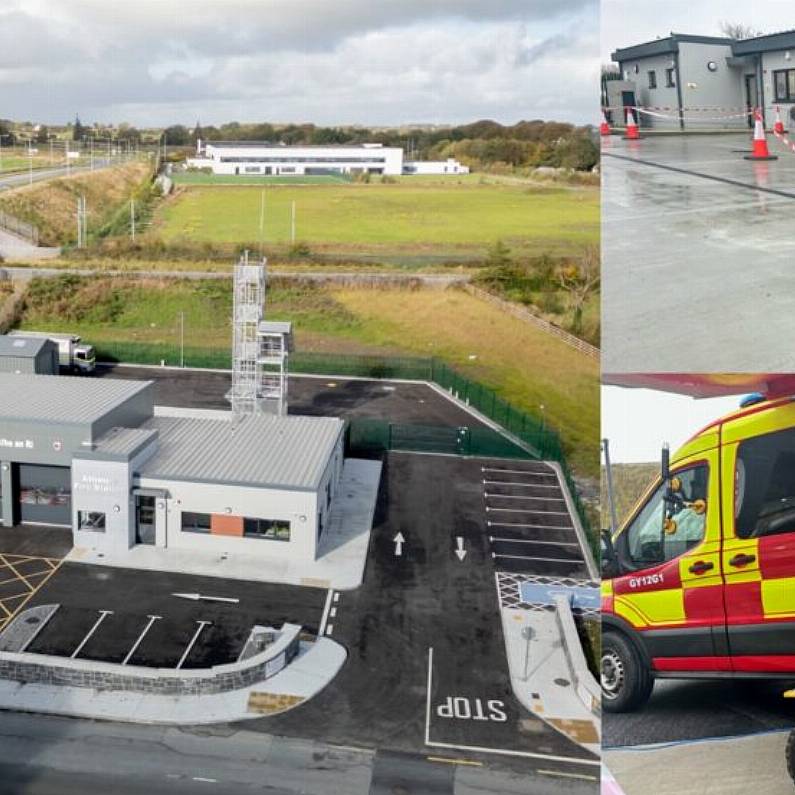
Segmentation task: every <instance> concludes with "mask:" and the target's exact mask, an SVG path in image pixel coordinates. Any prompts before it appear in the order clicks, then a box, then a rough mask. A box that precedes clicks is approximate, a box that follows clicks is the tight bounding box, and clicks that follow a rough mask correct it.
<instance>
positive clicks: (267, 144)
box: [202, 141, 400, 149]
mask: <svg viewBox="0 0 795 795" xmlns="http://www.w3.org/2000/svg"><path fill="white" fill-rule="evenodd" d="M202 143H203V144H204V146H205V147H208V146H210V147H212V148H213V149H250V148H252V147H253V148H261V149H399V148H400V147H398V146H384V144H381V143H372V142H369V141H365V142H362V143H358V144H284V143H281V142H280V141H276V142H273V141H202Z"/></svg>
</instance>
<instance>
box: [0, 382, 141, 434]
mask: <svg viewBox="0 0 795 795" xmlns="http://www.w3.org/2000/svg"><path fill="white" fill-rule="evenodd" d="M152 383H153V382H152V381H121V380H118V379H113V378H86V377H80V376H67V375H25V374H22V375H17V374H15V373H0V421H3V420H13V421H23V422H43V423H57V422H61V423H68V424H71V425H75V424H89V423H92V422H95V421H96V420H98V419H100V418H101V417H103V416H105V415H106V414H107V413H108V412H109V411H112V410H113V409H115V408H116V407H118V406H119V405H121V404H122V403H124V402H125V401H126V400H129V399H130V398H131V397H133V396H134V395H137V394H138V393H140V392H143V391H144V390H146V389H149V388H151V386H152Z"/></svg>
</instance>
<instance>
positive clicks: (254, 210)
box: [152, 179, 599, 256]
mask: <svg viewBox="0 0 795 795" xmlns="http://www.w3.org/2000/svg"><path fill="white" fill-rule="evenodd" d="M264 195H265V212H264V224H263V233H262V234H261V232H260V218H261V214H262V196H263V190H257V189H256V188H255V187H251V186H241V187H212V186H210V187H208V186H199V187H183V188H182V189H181V190H180V191H179V192H178V193H177V195H176V196H174V197H173V198H172V199H170V200H169V201H167V202H166V203H165V204H164V205H163V206H162V207H161V208H160V209H159V211H158V212H157V213H156V216H155V221H154V227H153V230H152V234H154V235H157V236H159V237H161V238H162V239H163V240H165V241H167V242H175V241H180V240H191V241H211V242H216V243H246V242H256V241H259V240H260V239H262V240H263V241H264V242H265V243H271V244H274V243H275V244H289V243H290V241H291V214H292V205H293V202H295V207H296V224H295V238H296V240H299V241H302V242H305V243H308V244H310V245H311V246H312V247H313V248H316V249H318V250H321V251H333V250H336V251H347V252H361V251H373V252H389V251H404V252H406V251H411V252H413V253H419V252H428V253H438V252H440V251H443V252H446V253H449V254H450V255H451V256H455V255H456V253H462V254H464V255H466V254H467V253H470V254H472V253H475V254H482V253H483V252H484V251H485V250H486V249H487V248H488V247H489V246H490V245H492V244H493V243H494V241H495V240H498V239H499V240H503V241H504V242H505V243H506V244H508V246H510V247H511V248H512V250H514V251H515V252H516V253H519V252H522V253H538V251H539V250H542V249H543V250H546V251H548V252H550V253H565V252H572V253H573V252H575V251H576V250H578V249H579V248H581V247H582V246H585V245H587V244H589V243H594V242H596V241H597V239H598V234H599V194H598V191H597V190H595V189H589V188H586V189H575V188H561V187H540V186H534V185H530V184H510V185H509V184H488V183H486V184H481V183H480V182H479V181H477V180H472V179H466V180H457V179H456V180H455V181H451V182H450V183H448V184H444V183H441V182H439V181H420V182H412V181H409V180H401V181H398V182H396V183H394V184H369V185H368V184H357V183H348V184H337V185H334V184H326V185H307V184H300V185H299V184H296V185H291V186H284V185H274V186H272V187H268V188H266V189H265V190H264Z"/></svg>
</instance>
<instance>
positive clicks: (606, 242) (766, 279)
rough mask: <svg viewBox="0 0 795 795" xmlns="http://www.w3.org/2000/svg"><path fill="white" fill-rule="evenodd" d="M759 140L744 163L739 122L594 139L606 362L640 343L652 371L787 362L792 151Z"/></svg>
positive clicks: (794, 293)
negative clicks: (767, 156)
mask: <svg viewBox="0 0 795 795" xmlns="http://www.w3.org/2000/svg"><path fill="white" fill-rule="evenodd" d="M768 145H769V147H770V149H771V153H772V154H776V155H778V157H779V159H778V160H775V161H770V162H761V163H754V162H749V161H747V160H744V159H743V153H744V152H747V151H749V150H750V134H746V133H740V134H737V135H734V134H731V135H698V136H664V137H647V138H645V139H644V140H641V141H638V142H629V141H623V140H621V139H620V138H619V137H618V136H611V137H610V138H609V139H604V143H603V154H604V155H605V157H604V159H603V175H602V252H603V254H602V259H603V269H604V274H605V278H604V284H603V287H602V308H603V317H604V323H603V328H602V356H603V358H602V366H603V369H604V371H605V372H640V371H643V370H645V369H647V368H648V362H649V356H650V352H653V355H652V358H653V360H654V366H655V369H656V370H657V371H660V372H663V371H670V370H675V371H677V372H704V371H710V372H723V371H726V372H737V371H739V370H753V371H754V372H759V371H782V370H784V371H790V370H792V369H793V368H795V352H793V350H792V346H791V345H790V343H789V336H790V332H791V328H790V317H791V315H792V312H793V309H795V272H793V270H792V268H791V267H790V266H791V263H792V259H793V256H794V255H795V237H793V235H792V234H791V226H792V224H791V219H792V213H793V210H795V154H793V153H792V152H791V151H789V150H788V149H786V148H785V147H784V146H782V145H781V144H780V143H779V142H778V141H776V140H775V139H774V138H773V137H772V136H768ZM671 169H676V170H671ZM725 180H730V181H731V182H727V181H725ZM760 318H764V322H760ZM704 329H715V330H718V329H719V333H713V334H706V335H705V334H704ZM696 343H697V344H696Z"/></svg>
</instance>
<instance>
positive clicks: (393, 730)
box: [247, 453, 598, 792]
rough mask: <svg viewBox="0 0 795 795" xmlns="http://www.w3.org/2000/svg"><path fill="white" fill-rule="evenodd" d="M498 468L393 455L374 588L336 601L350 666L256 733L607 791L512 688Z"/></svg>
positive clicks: (376, 544) (378, 527)
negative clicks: (500, 569) (494, 489)
mask: <svg viewBox="0 0 795 795" xmlns="http://www.w3.org/2000/svg"><path fill="white" fill-rule="evenodd" d="M500 464H504V461H502V462H500V461H495V460H485V459H466V458H458V457H453V456H438V455H420V454H415V453H390V454H389V455H388V456H387V459H386V464H385V470H384V475H383V478H382V489H381V495H380V504H379V511H378V515H377V518H376V524H375V529H374V531H373V540H372V541H371V551H370V557H369V559H368V566H367V570H366V572H365V580H364V583H363V585H362V587H361V588H360V589H358V590H357V591H353V592H345V593H341V594H335V595H334V602H333V604H334V617H333V619H332V618H330V619H329V622H330V623H331V624H332V630H331V637H332V638H333V639H334V640H336V641H337V642H339V643H342V644H343V645H345V646H346V648H347V649H348V653H349V654H348V662H347V664H346V665H345V667H344V668H343V669H342V671H341V672H340V674H339V675H338V676H337V678H336V679H335V680H334V681H333V682H332V683H331V684H330V685H329V686H328V687H327V688H326V689H325V690H324V691H323V692H321V693H320V694H319V695H318V696H316V697H315V698H314V699H312V701H311V702H308V703H306V704H303V705H301V706H300V707H299V708H297V709H295V710H292V711H291V712H288V713H284V714H282V715H278V716H274V717H272V718H269V719H268V720H263V721H253V722H252V723H250V724H247V725H248V728H252V727H256V728H257V729H258V730H260V731H263V732H268V733H276V734H279V735H288V736H299V737H316V738H323V739H324V740H325V741H326V742H332V743H337V744H341V745H354V746H364V747H367V748H373V747H374V748H377V749H379V753H381V752H382V751H383V752H389V753H409V754H426V755H434V754H436V755H445V756H448V757H451V756H452V757H455V758H459V759H464V760H472V761H473V763H475V764H478V763H479V764H488V765H491V766H494V765H497V766H506V767H511V768H512V769H520V770H523V771H526V773H527V776H528V779H527V780H528V792H533V791H539V792H543V791H546V790H545V789H544V782H546V783H547V785H549V784H551V782H552V781H553V780H555V778H556V777H557V778H558V780H559V779H560V778H561V777H564V778H565V777H566V776H571V779H570V782H571V787H572V789H574V790H575V791H583V792H588V791H590V792H593V791H595V787H596V780H597V779H596V777H597V776H598V768H595V767H592V766H589V765H583V764H581V762H582V761H583V760H586V761H587V760H592V759H593V757H591V756H590V755H589V754H588V753H587V752H585V751H584V750H582V749H581V748H580V747H579V746H576V745H575V744H574V743H572V742H570V741H569V740H568V739H566V738H565V737H563V736H562V735H560V734H558V733H557V732H555V731H554V730H553V729H551V728H550V727H549V726H547V725H546V724H545V723H544V722H543V721H541V720H539V719H538V718H537V717H536V716H534V715H532V714H530V713H528V712H527V711H526V710H525V709H524V708H523V707H522V706H521V705H520V704H519V702H518V701H517V700H516V699H515V698H514V695H513V691H512V689H511V684H510V678H509V674H508V665H507V661H506V655H505V645H504V643H505V642H504V637H503V633H502V626H501V623H500V619H499V602H498V594H497V588H496V585H495V559H494V558H493V557H492V554H491V553H492V549H491V543H490V541H489V536H488V532H487V529H486V525H485V520H484V519H485V513H484V505H483V492H482V487H483V483H482V480H483V477H482V476H483V472H482V467H483V466H484V465H485V466H495V465H500ZM398 532H400V533H401V534H402V535H403V537H404V538H405V543H404V544H403V545H402V548H401V554H400V555H398V554H396V545H395V541H394V539H395V536H396V535H397V533H398ZM459 537H460V538H461V539H462V545H461V546H462V549H463V550H464V551H465V552H466V555H465V556H464V558H463V560H459V556H458V555H456V550H457V549H458V543H457V538H459ZM539 771H545V772H539ZM535 777H537V778H535ZM567 780H569V779H567ZM406 791H407V792H409V791H416V792H421V791H423V790H422V789H421V787H420V788H417V789H407V790H406ZM442 791H444V792H447V791H449V792H452V790H451V789H450V790H446V789H445V790H442Z"/></svg>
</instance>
